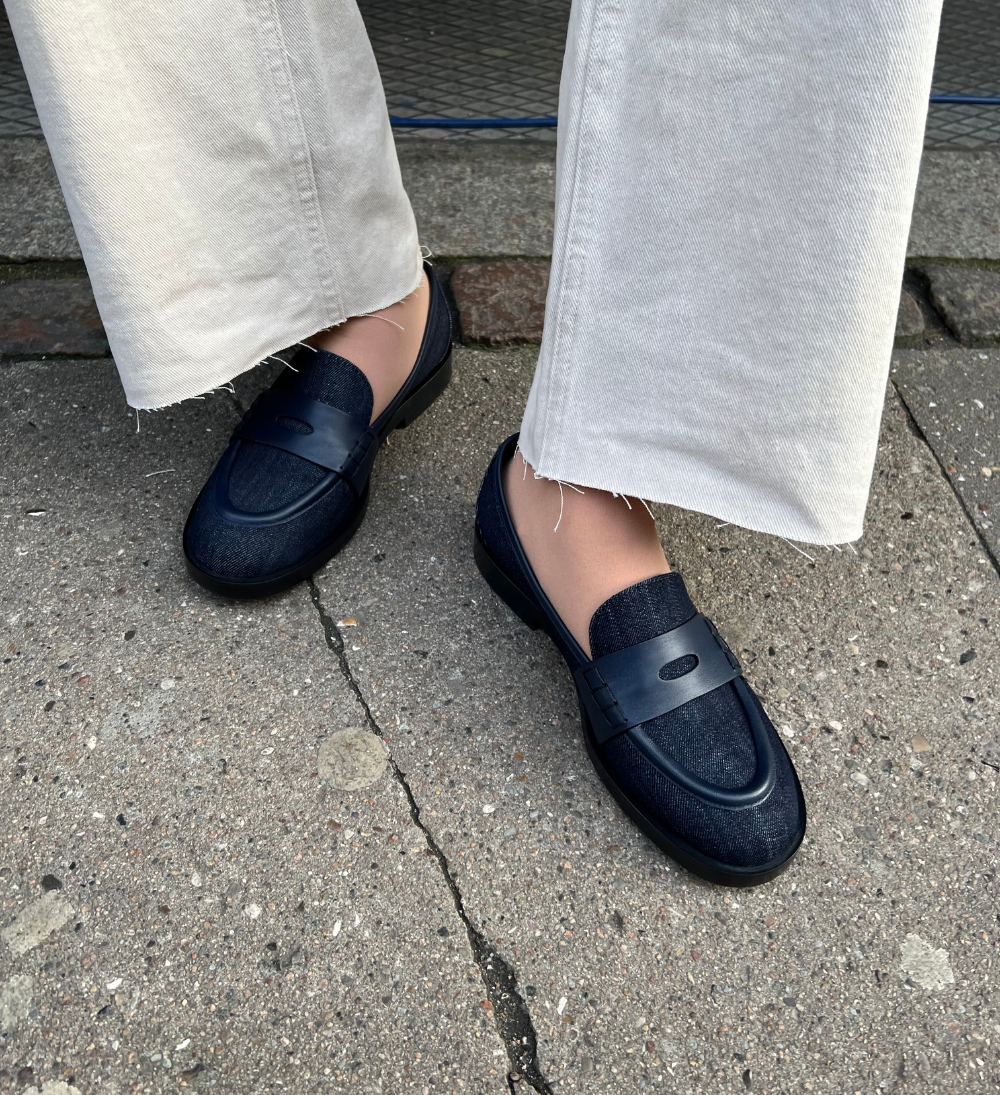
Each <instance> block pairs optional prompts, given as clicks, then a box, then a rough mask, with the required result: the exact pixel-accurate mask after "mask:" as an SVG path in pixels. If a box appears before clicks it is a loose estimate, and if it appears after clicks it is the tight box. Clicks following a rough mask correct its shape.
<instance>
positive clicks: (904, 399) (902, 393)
mask: <svg viewBox="0 0 1000 1095" xmlns="http://www.w3.org/2000/svg"><path fill="white" fill-rule="evenodd" d="M892 387H893V390H894V391H895V392H896V394H897V395H898V396H899V400H900V402H901V403H902V404H903V406H904V407H905V408H906V414H907V421H908V425H909V427H910V429H911V430H912V431H913V432H914V434H915V435H916V436H917V437H919V438H920V440H921V441H922V442H923V443H924V445H926V446H927V450H928V451H929V452H930V454H931V455H932V456H933V457H934V461H935V463H936V464H937V466H938V471H939V472H940V473H941V476H942V478H943V479H944V480H945V481H946V482H947V484H948V488H949V490H950V491H951V493H952V494H953V495H954V497H955V500H956V501H957V502H958V504H959V506H960V507H961V509H962V513H963V514H964V515H965V517H966V520H967V521H968V523H969V528H970V531H971V532H974V533H975V535H976V538H977V539H978V541H979V546H980V547H981V548H982V549H983V553H984V554H985V555H986V558H987V559H989V561H990V564H991V565H992V567H993V569H994V571H995V572H996V573H997V575H998V576H1000V559H998V558H997V553H996V551H995V550H994V548H993V546H992V545H991V544H990V542H989V540H988V539H987V538H986V536H985V535H984V533H983V530H982V528H981V527H980V523H979V522H978V521H977V520H976V517H975V514H974V513H973V512H972V510H971V509H970V508H969V503H968V501H967V500H966V499H965V498H964V497H963V496H962V495H961V494H960V493H959V492H958V490H957V489H956V487H955V484H954V482H953V481H952V479H951V476H950V475H949V474H948V466H947V465H946V463H945V461H944V459H943V458H942V455H941V452H940V446H936V445H933V444H932V443H931V439H930V438H929V437H928V436H927V434H926V432H925V431H924V429H923V427H922V426H921V425H920V423H919V422H918V421H917V419H916V416H915V415H914V413H913V411H914V408H913V407H912V406H911V405H910V402H909V400H910V399H911V398H912V396H911V395H910V393H908V392H907V391H906V390H905V388H904V387H903V386H902V385H900V384H899V383H897V382H896V381H895V380H894V381H892Z"/></svg>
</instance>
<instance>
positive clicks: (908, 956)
mask: <svg viewBox="0 0 1000 1095" xmlns="http://www.w3.org/2000/svg"><path fill="white" fill-rule="evenodd" d="M899 949H900V961H899V968H900V969H901V970H902V971H903V973H904V974H905V975H906V976H907V977H908V978H909V979H910V980H911V981H912V982H913V983H914V984H915V985H919V986H920V987H921V988H922V989H928V990H929V991H931V992H940V991H941V990H942V989H943V988H946V987H947V986H948V985H953V984H954V983H955V973H954V971H953V970H952V968H951V966H950V965H949V964H948V952H947V951H946V950H944V949H943V948H940V947H932V946H931V944H930V943H928V942H926V941H925V940H923V939H921V938H920V936H919V935H914V934H912V933H911V934H910V935H907V937H906V938H905V939H904V940H903V945H902V946H901V947H900V948H899Z"/></svg>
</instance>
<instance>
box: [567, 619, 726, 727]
mask: <svg viewBox="0 0 1000 1095" xmlns="http://www.w3.org/2000/svg"><path fill="white" fill-rule="evenodd" d="M684 657H694V658H696V659H697V665H696V666H695V667H694V668H693V669H692V670H690V672H688V673H685V674H684V675H683V676H680V677H675V678H673V679H672V680H662V679H661V678H660V670H661V669H662V668H663V667H664V666H665V665H668V664H669V663H670V662H674V661H677V659H678V658H684ZM742 675H743V669H742V667H741V666H740V663H739V660H738V659H737V657H736V655H735V654H733V652H732V651H731V650H730V649H729V647H728V646H726V644H725V642H724V641H723V640H722V638H721V637H720V635H719V633H718V631H716V630H715V627H714V625H713V624H712V623H711V621H710V620H707V619H706V618H705V617H704V616H702V615H701V614H700V613H699V614H698V615H697V616H693V617H692V618H691V619H690V620H688V621H687V623H683V624H681V626H680V627H675V628H674V629H673V630H672V631H667V632H664V634H662V635H657V636H656V638H654V639H650V640H649V641H648V642H644V643H638V644H637V645H636V646H629V647H626V648H625V649H624V650H618V651H616V652H615V653H614V654H606V655H605V656H604V657H603V658H597V659H595V660H594V661H592V662H587V663H586V664H585V665H582V666H580V668H579V669H577V670H576V672H575V673H574V677H575V678H576V685H577V690H578V691H579V693H580V696H581V697H582V699H583V702H584V705H585V706H586V708H587V714H588V716H589V717H590V722H591V726H592V727H593V729H594V735H595V737H596V738H597V742H598V744H601V745H603V744H604V742H606V741H609V740H610V739H611V738H613V737H615V736H616V735H617V734H621V733H623V732H624V731H625V730H630V729H631V728H632V727H633V726H638V725H639V724H640V723H643V722H648V721H649V720H650V719H655V718H657V717H658V716H659V715H665V714H666V713H667V712H668V711H673V710H674V709H675V708H677V707H680V706H681V705H682V704H685V703H688V702H689V701H690V700H693V699H696V698H697V697H698V696H704V695H705V694H706V693H707V692H711V691H713V690H714V689H716V688H718V687H719V686H720V685H723V684H726V683H728V682H729V681H731V680H734V679H735V678H736V677H741V676H742Z"/></svg>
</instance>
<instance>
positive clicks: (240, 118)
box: [7, 0, 941, 543]
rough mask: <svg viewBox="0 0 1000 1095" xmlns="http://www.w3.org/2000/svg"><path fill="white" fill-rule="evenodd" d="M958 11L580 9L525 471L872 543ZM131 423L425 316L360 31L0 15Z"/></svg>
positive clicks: (323, 7)
mask: <svg viewBox="0 0 1000 1095" xmlns="http://www.w3.org/2000/svg"><path fill="white" fill-rule="evenodd" d="M940 7H941V0H890V2H887V0H796V2H795V3H789V2H788V0H575V3H574V7H573V13H572V19H571V26H570V35H569V43H568V48H567V54H566V64H565V68H564V72H563V80H562V87H561V92H560V130H559V165H558V174H557V208H556V233H555V240H554V245H553V261H552V278H551V283H550V289H549V296H548V302H547V307H546V323H545V337H544V339H543V343H542V351H541V359H540V362H539V366H538V370H537V373H536V375H535V381H534V384H533V386H532V390H531V395H530V398H529V400H528V407H527V410H526V412H525V418H524V423H523V427H522V434H521V448H522V451H523V452H524V454H525V456H526V458H527V459H528V460H529V461H530V462H531V464H532V465H533V466H534V467H535V469H536V470H537V472H538V473H539V474H541V475H545V476H547V477H549V478H553V479H560V480H563V481H566V482H570V483H575V484H578V485H581V486H584V487H593V488H603V489H606V490H612V491H616V492H618V493H623V494H628V495H632V496H638V497H642V498H646V499H649V500H653V501H658V502H665V503H673V504H675V505H678V506H682V507H685V508H688V509H693V510H698V511H701V512H705V513H709V514H712V515H714V516H716V517H718V518H720V519H722V520H724V521H730V522H733V523H736V524H740V525H744V526H746V527H749V528H752V529H756V530H759V531H761V532H766V533H773V534H777V535H781V536H787V537H789V538H792V539H798V540H803V541H809V542H813V543H840V542H843V541H847V540H851V539H854V538H855V537H857V536H858V535H860V533H861V530H862V519H863V514H864V508H865V502H866V499H867V493H868V487H869V483H870V479H871V472H872V466H873V462H874V455H875V446H876V442H877V437H878V425H879V417H880V414H881V408H882V397H883V392H884V387H885V381H886V376H887V370H888V362H889V353H890V349H891V345H892V339H893V330H894V321H895V313H896V306H897V302H898V295H899V285H900V279H901V274H902V270H903V262H904V256H905V248H906V238H907V232H908V228H909V221H910V214H911V210H912V205H913V198H914V192H915V188H916V178H917V170H918V165H919V159H920V149H921V143H922V135H923V128H924V121H925V116H926V110H927V97H928V94H929V90H930V79H931V70H932V64H933V57H934V47H935V42H936V37H937V28H938V21H939V16H940ZM7 9H8V13H9V15H10V18H11V23H12V26H13V29H14V33H15V37H16V39H17V43H18V47H19V49H20V51H21V55H22V59H23V61H24V64H25V68H26V71H27V74H28V78H29V81H30V84H31V88H32V92H33V94H34V97H35V101H36V104H37V106H38V111H39V116H40V118H41V121H42V126H43V129H44V132H45V135H46V137H47V139H48V142H49V146H50V148H51V150H52V154H53V159H54V161H55V164H56V168H57V171H58V173H59V178H60V181H61V183H62V185H63V189H64V192H65V194H66V198H67V203H68V205H69V208H70V213H71V215H72V217H73V223H74V225H75V227H76V230H77V234H78V235H79V237H80V244H81V248H82V250H83V254H84V257H85V259H86V261H87V266H88V269H89V271H90V274H91V279H92V281H93V283H94V289H95V295H96V297H97V302H98V306H99V308H100V310H101V315H102V317H103V319H104V321H105V325H106V327H107V330H108V336H109V340H110V342H111V346H112V350H113V352H114V354H115V359H116V361H117V363H118V367H119V370H120V372H121V375H122V380H123V383H124V385H125V390H126V394H127V396H128V399H129V402H130V404H131V405H132V406H135V407H159V406H163V405H166V404H168V403H171V402H174V401H177V400H180V399H184V398H187V397H190V396H193V395H197V394H199V393H201V392H204V391H206V390H208V389H210V388H213V387H216V386H218V385H221V384H222V383H224V382H225V381H227V380H229V379H231V378H232V377H234V376H236V375H237V374H239V373H241V372H243V371H244V370H246V369H247V368H249V367H251V366H252V365H254V364H256V363H257V362H258V361H260V360H261V359H262V358H263V357H264V356H265V355H267V354H270V353H273V352H275V351H276V350H278V349H279V348H281V347H284V346H287V345H289V344H290V343H292V342H294V341H296V340H298V339H301V338H304V337H306V336H307V335H309V334H311V333H313V332H314V331H316V330H318V329H319V328H322V327H326V326H329V325H331V324H333V323H336V322H339V321H341V320H343V319H344V318H346V317H348V316H351V315H357V314H361V313H364V312H368V311H372V310H374V309H376V308H379V307H382V306H384V305H387V304H389V303H391V302H393V301H396V300H399V299H401V298H402V297H403V296H405V295H406V294H407V293H408V292H410V291H411V290H412V289H413V288H414V287H415V285H416V283H417V281H418V278H419V258H418V250H417V238H416V231H415V227H414V221H413V215H412V212H411V210H410V206H409V203H408V201H407V199H406V195H405V193H404V191H403V189H402V185H401V182H400V177H399V170H398V166H397V164H396V159H395V154H394V151H393V146H392V137H391V133H390V130H389V126H388V119H387V117H386V109H385V103H384V98H383V94H382V89H381V86H380V83H379V79H378V72H377V69H376V66H375V62H374V59H373V57H372V53H371V48H370V46H369V44H368V42H367V38H366V35H365V31H364V27H363V24H362V21H361V18H360V16H359V14H358V11H357V8H356V6H355V3H354V0H233V2H232V3H228V4H211V3H209V4H204V3H195V2H194V0H176V2H174V3H172V4H170V5H168V6H167V7H163V6H162V5H161V6H155V5H153V6H151V5H148V4H145V3H139V2H137V0H7Z"/></svg>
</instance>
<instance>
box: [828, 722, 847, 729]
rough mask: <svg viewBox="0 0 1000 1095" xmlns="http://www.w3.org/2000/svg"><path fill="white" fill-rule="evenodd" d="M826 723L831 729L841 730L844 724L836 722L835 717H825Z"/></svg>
mask: <svg viewBox="0 0 1000 1095" xmlns="http://www.w3.org/2000/svg"><path fill="white" fill-rule="evenodd" d="M826 725H827V726H829V727H830V729H831V730H843V729H844V724H843V723H842V722H837V720H836V719H827V720H826Z"/></svg>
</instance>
